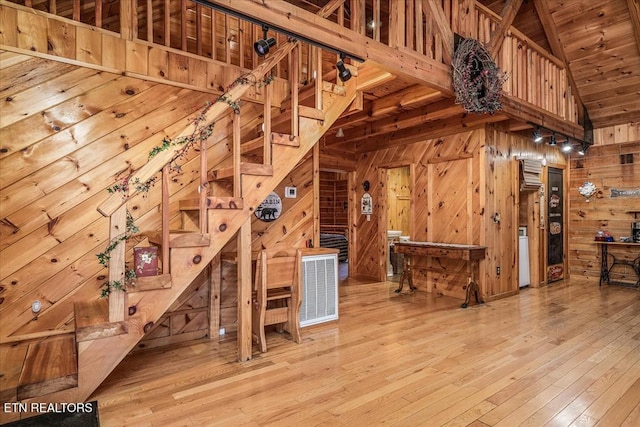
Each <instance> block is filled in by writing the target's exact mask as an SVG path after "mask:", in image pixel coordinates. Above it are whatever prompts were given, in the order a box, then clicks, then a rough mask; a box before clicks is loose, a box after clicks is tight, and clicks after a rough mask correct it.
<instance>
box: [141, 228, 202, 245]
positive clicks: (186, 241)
mask: <svg viewBox="0 0 640 427" xmlns="http://www.w3.org/2000/svg"><path fill="white" fill-rule="evenodd" d="M147 238H148V239H149V242H151V243H153V244H154V245H158V246H162V233H160V232H155V233H149V234H148V235H147ZM210 241H211V239H210V237H209V235H208V234H202V233H198V232H193V231H187V230H171V231H170V232H169V246H170V247H172V248H195V247H204V246H209V243H210Z"/></svg>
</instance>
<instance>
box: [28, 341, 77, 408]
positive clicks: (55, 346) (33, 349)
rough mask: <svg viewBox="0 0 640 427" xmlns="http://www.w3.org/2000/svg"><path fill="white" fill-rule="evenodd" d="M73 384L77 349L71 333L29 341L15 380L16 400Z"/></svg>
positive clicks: (63, 388)
mask: <svg viewBox="0 0 640 427" xmlns="http://www.w3.org/2000/svg"><path fill="white" fill-rule="evenodd" d="M77 385H78V362H77V351H76V342H75V340H74V337H73V336H72V335H65V336H56V337H50V338H46V339H43V340H40V341H37V342H34V343H31V344H29V347H28V349H27V354H26V357H25V361H24V364H23V366H22V371H21V373H20V380H19V381H18V392H17V399H18V400H23V399H29V398H32V397H37V396H42V395H44V394H49V393H54V392H56V391H61V390H66V389H68V388H72V387H77Z"/></svg>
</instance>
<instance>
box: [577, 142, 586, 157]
mask: <svg viewBox="0 0 640 427" xmlns="http://www.w3.org/2000/svg"><path fill="white" fill-rule="evenodd" d="M588 149H589V144H587V143H586V142H582V143H581V144H580V149H579V150H578V154H580V155H581V156H584V155H585V154H587V150H588Z"/></svg>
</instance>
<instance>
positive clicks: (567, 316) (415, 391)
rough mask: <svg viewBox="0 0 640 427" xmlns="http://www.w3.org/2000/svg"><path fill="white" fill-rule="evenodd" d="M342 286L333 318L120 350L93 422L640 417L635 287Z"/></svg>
mask: <svg viewBox="0 0 640 427" xmlns="http://www.w3.org/2000/svg"><path fill="white" fill-rule="evenodd" d="M348 283H349V284H348V285H346V284H344V283H343V284H342V285H341V287H340V320H339V321H338V322H335V323H332V324H323V325H317V326H313V327H309V328H304V329H303V331H302V335H303V342H302V344H299V345H298V344H295V343H293V342H292V341H290V340H289V339H287V338H286V337H285V336H281V335H279V334H277V333H275V332H272V333H270V334H268V335H267V342H268V345H269V352H268V353H265V354H260V353H259V352H257V350H256V347H255V346H254V358H253V360H251V361H249V362H246V363H238V362H236V343H235V336H227V338H226V339H225V340H223V341H221V342H209V341H207V342H198V343H193V344H190V345H182V346H180V347H174V348H170V349H167V348H165V349H157V350H150V351H146V352H141V353H136V354H133V355H130V356H129V357H127V359H125V360H124V361H123V363H121V365H120V366H119V367H118V368H117V369H116V370H115V371H114V372H113V373H112V374H111V376H110V377H109V378H108V379H107V380H106V381H105V383H103V385H102V386H101V387H100V388H99V389H98V390H97V391H96V393H94V395H93V396H92V398H91V399H92V400H93V399H97V400H98V402H99V412H100V421H101V425H102V426H121V425H131V426H145V425H158V426H160V425H162V426H166V425H221V426H236V425H251V426H263V425H277V426H317V425H350V426H373V425H382V424H385V425H398V426H416V425H425V426H441V425H442V426H466V425H472V426H516V425H529V426H543V425H549V426H569V425H576V426H583V425H584V426H586V425H599V426H638V425H640V291H639V290H636V289H628V288H621V287H603V288H601V289H600V288H598V286H597V284H594V283H592V282H590V283H586V282H580V281H567V282H559V283H555V284H553V285H551V286H549V287H545V288H540V289H524V290H522V292H521V293H520V295H518V296H514V297H510V298H506V299H502V300H499V301H494V302H490V303H486V304H483V305H477V306H476V305H472V306H471V307H469V308H467V309H466V310H464V309H461V308H460V303H461V301H460V300H458V299H453V298H448V297H443V296H434V295H431V294H427V293H426V292H417V293H416V294H409V293H407V292H406V290H405V293H403V294H400V295H398V294H395V293H393V289H394V288H395V287H396V284H395V283H391V282H384V283H373V284H367V283H359V282H356V281H350V282H348Z"/></svg>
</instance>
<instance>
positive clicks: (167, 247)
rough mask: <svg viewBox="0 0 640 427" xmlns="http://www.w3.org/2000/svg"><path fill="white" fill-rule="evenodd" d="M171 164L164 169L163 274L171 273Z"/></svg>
mask: <svg viewBox="0 0 640 427" xmlns="http://www.w3.org/2000/svg"><path fill="white" fill-rule="evenodd" d="M170 171H171V168H170V166H169V163H167V164H166V165H164V166H163V168H162V274H169V273H171V266H170V264H171V263H170V262H169V259H170V258H169V250H170V244H169V240H170V234H169V233H170V230H169V173H170Z"/></svg>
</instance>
